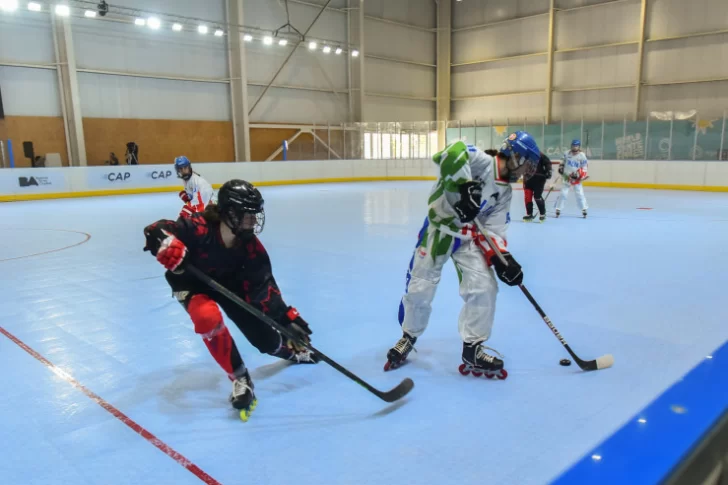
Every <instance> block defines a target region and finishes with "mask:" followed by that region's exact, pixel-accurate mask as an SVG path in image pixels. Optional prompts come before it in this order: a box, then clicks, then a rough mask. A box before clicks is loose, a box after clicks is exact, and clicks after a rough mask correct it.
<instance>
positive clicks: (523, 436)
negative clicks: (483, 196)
mask: <svg viewBox="0 0 728 485" xmlns="http://www.w3.org/2000/svg"><path fill="white" fill-rule="evenodd" d="M430 186H431V183H430V182H406V183H405V182H397V183H391V182H390V183H360V184H337V185H310V186H297V187H263V188H262V189H261V190H262V193H263V195H264V197H265V199H266V211H267V221H266V226H265V231H264V232H263V234H262V236H261V239H262V240H263V243H264V244H265V245H266V247H267V249H268V251H269V253H270V254H271V257H272V260H273V270H274V274H275V276H276V278H277V280H278V282H279V284H280V286H281V289H282V291H283V296H284V298H285V300H286V301H287V302H288V303H289V304H292V305H294V306H296V307H298V309H299V310H300V312H301V314H302V316H303V317H304V318H305V319H306V320H308V321H309V322H310V323H311V326H312V328H313V330H314V334H313V341H314V345H316V346H317V347H318V348H320V349H321V350H323V351H324V352H326V353H327V354H328V355H329V356H330V357H332V358H333V359H335V360H337V361H338V362H339V363H341V364H342V365H344V366H346V367H348V368H349V369H350V370H352V371H353V372H354V373H356V374H358V375H360V376H361V377H362V378H364V379H366V380H367V381H369V382H370V383H371V384H373V385H374V386H375V387H378V388H380V389H383V390H386V389H390V388H392V387H393V386H395V385H396V384H397V383H398V382H399V381H400V380H401V379H403V378H404V377H411V378H412V379H413V380H414V381H415V388H414V390H413V391H412V393H411V394H410V395H409V396H408V397H407V398H406V399H405V400H403V402H401V403H399V404H395V405H387V404H386V403H384V402H382V401H380V400H379V399H377V398H376V397H374V396H372V395H371V394H369V393H368V392H367V391H365V390H364V389H362V388H361V387H359V386H358V385H356V384H354V383H352V382H351V381H349V380H348V379H346V378H344V377H343V376H342V375H341V374H339V373H338V372H336V371H335V370H333V369H332V368H331V367H329V366H328V365H326V364H324V363H321V364H319V365H317V366H298V367H296V366H289V365H287V364H286V363H284V362H281V361H279V360H277V359H275V358H273V357H270V356H267V355H261V354H259V353H258V352H257V351H256V350H254V349H253V348H252V347H251V346H250V345H249V344H248V343H247V341H246V340H245V339H244V337H243V336H242V334H241V333H240V332H239V330H238V329H237V328H236V327H235V326H234V324H232V323H229V327H230V329H231V332H232V333H233V337H234V338H235V339H236V341H237V343H238V345H239V347H240V349H241V353H242V355H243V358H244V359H245V361H246V363H247V364H248V366H249V367H250V368H251V369H252V375H253V379H254V381H255V385H256V392H257V395H258V398H259V405H258V408H257V409H256V410H255V412H254V413H253V415H252V417H251V419H250V421H248V422H247V423H243V422H242V421H240V419H239V418H238V417H237V415H236V414H235V412H233V411H232V410H231V409H230V408H229V405H228V402H227V397H228V394H229V392H230V383H229V381H228V379H227V377H226V376H225V375H224V374H223V372H222V371H221V370H220V369H219V368H218V366H217V364H216V363H215V362H214V361H213V359H212V358H211V357H210V355H209V353H208V351H207V349H206V347H205V346H204V344H203V343H202V341H201V339H200V337H199V336H197V335H196V334H195V333H194V332H193V329H192V324H191V322H190V321H189V320H188V317H187V315H186V313H184V311H183V309H182V308H181V307H180V306H179V304H177V303H176V302H175V300H173V299H172V297H171V294H170V290H169V289H168V287H167V285H166V282H165V280H164V278H163V277H162V274H163V270H162V268H161V266H160V265H159V264H158V263H157V262H156V261H155V260H154V258H153V257H152V256H151V255H150V254H149V253H144V252H142V247H143V246H144V239H143V237H142V229H143V227H144V226H145V225H146V224H148V223H151V222H153V221H155V220H157V219H160V218H175V217H176V216H177V213H178V211H179V209H180V202H179V200H178V199H177V198H176V196H175V195H174V194H160V195H143V196H142V195H140V196H125V197H105V198H86V199H72V200H52V201H34V202H22V203H21V202H19V203H11V204H2V205H0V221H1V222H0V227H1V228H2V233H3V239H4V243H3V245H2V249H0V260H2V261H1V262H0V269H1V270H2V279H1V280H0V307H1V308H2V318H1V319H0V327H3V328H5V329H6V330H7V331H8V332H10V333H12V334H13V335H15V336H16V337H17V338H18V339H20V340H22V341H23V342H25V343H26V344H27V345H28V346H29V347H31V348H33V349H35V350H36V351H37V352H38V353H39V354H41V355H42V356H44V357H45V358H47V359H48V360H49V361H50V362H52V363H53V364H55V365H56V366H58V367H60V368H61V369H63V370H64V371H66V372H67V373H68V374H70V375H71V376H73V377H74V378H75V379H77V380H78V381H79V382H80V383H81V384H83V385H84V386H86V387H87V388H88V389H90V390H91V391H93V392H95V393H96V394H98V395H99V396H101V397H102V398H103V399H105V400H106V401H108V402H109V403H111V404H112V405H113V406H115V407H116V408H118V409H119V410H121V411H122V412H123V413H125V414H126V415H127V416H129V417H130V418H131V419H133V420H134V421H136V422H137V423H139V424H140V425H141V426H143V427H144V428H146V429H147V430H149V431H150V432H151V433H153V434H155V435H156V436H157V437H158V438H159V439H160V440H162V441H163V442H164V443H166V444H167V445H169V446H171V447H172V448H174V449H175V450H176V451H177V452H179V453H181V454H182V455H184V457H186V458H187V459H188V460H190V461H191V462H193V463H194V464H196V465H198V466H199V467H200V468H201V469H202V470H204V471H205V472H206V473H208V474H209V475H211V476H212V477H213V478H214V479H216V480H217V481H219V482H220V483H225V484H232V483H251V484H252V483H255V484H278V483H291V482H295V483H322V484H373V483H377V484H380V483H382V484H384V483H386V484H390V483H391V484H404V483H437V484H444V483H460V484H463V483H466V484H476V483H494V484H496V483H497V484H542V483H548V482H550V481H552V480H555V479H556V478H557V477H559V476H561V474H562V473H563V472H565V471H566V470H567V469H568V468H569V467H570V466H572V465H573V464H574V463H576V462H577V461H578V460H580V459H581V458H582V456H583V455H584V454H585V453H587V452H589V450H591V449H593V448H594V447H595V446H597V445H599V443H601V442H602V441H603V440H605V439H607V438H608V437H609V436H610V435H612V434H613V433H615V431H617V430H618V429H619V428H620V427H621V426H622V425H624V424H625V423H626V422H628V421H629V420H631V418H632V417H633V416H634V415H635V414H636V413H638V412H639V411H640V410H641V409H642V408H644V407H645V406H646V405H647V404H648V403H650V402H651V401H652V400H653V399H655V398H656V397H657V396H658V395H659V394H661V393H662V392H664V391H665V390H666V389H667V388H669V387H670V386H671V385H672V384H673V383H675V382H677V381H678V380H679V379H680V378H681V377H682V376H683V375H685V374H686V373H687V372H689V371H690V369H691V368H693V367H695V366H696V365H698V364H699V363H700V362H702V361H704V359H705V357H706V355H707V354H710V352H712V351H713V350H714V349H716V348H717V347H719V346H720V345H721V344H722V343H723V342H724V341H725V340H726V339H727V338H728V326H727V325H726V324H725V322H726V312H725V310H724V301H725V296H724V295H725V284H726V268H727V267H728V255H727V254H728V253H727V252H726V250H725V248H726V244H727V242H728V241H727V240H726V230H727V229H728V197H727V196H726V195H725V194H709V193H693V192H678V191H642V190H617V189H595V188H587V189H586V194H587V197H588V199H589V203H590V205H591V209H590V212H589V218H588V219H586V220H584V219H581V218H580V217H579V216H578V211H577V209H576V208H575V206H574V199H573V194H571V197H570V200H569V202H568V204H567V206H566V209H565V212H564V214H562V217H561V218H560V219H554V218H549V219H548V221H547V222H546V223H545V224H533V223H523V222H521V221H520V219H521V217H522V216H523V213H524V209H523V199H522V197H523V192H522V191H515V192H514V199H513V205H512V214H511V215H512V218H513V223H512V224H511V228H510V232H509V242H510V249H511V251H512V252H513V254H514V255H515V257H516V258H517V260H518V261H519V262H520V263H521V264H522V265H523V267H524V270H525V275H526V276H525V283H526V284H527V286H528V288H529V289H530V290H531V292H532V293H533V295H534V296H535V298H536V299H537V300H538V301H539V302H540V304H541V306H542V307H543V308H544V310H545V311H546V312H547V313H548V314H549V316H550V317H551V319H552V320H553V322H554V324H555V325H556V326H557V328H558V329H559V330H560V331H561V333H562V334H563V335H564V337H565V338H566V339H567V341H568V342H569V343H570V344H571V346H572V347H573V349H574V350H575V351H576V352H577V354H578V355H580V356H581V357H582V358H583V359H593V358H596V357H598V356H600V355H603V354H606V353H611V354H613V355H614V358H615V364H614V367H612V368H610V369H607V370H602V371H598V372H591V373H585V372H582V371H580V370H579V369H578V367H577V366H576V365H572V366H571V367H562V366H560V365H559V360H560V359H562V358H564V357H568V355H567V354H566V352H565V351H564V349H563V348H562V346H561V345H560V344H559V342H558V341H557V339H556V338H555V337H554V336H553V335H552V333H551V332H550V331H549V329H548V328H547V327H546V325H545V324H544V323H543V322H542V321H541V319H540V318H539V316H538V314H537V313H536V312H535V311H534V309H533V308H532V307H531V306H530V304H529V303H528V301H527V300H526V299H525V297H524V296H523V295H522V294H521V292H520V291H519V290H518V289H517V288H509V287H505V286H501V290H500V295H499V297H498V308H497V313H496V323H495V326H494V332H493V335H492V338H491V340H490V341H489V342H488V345H489V346H491V347H494V348H496V349H498V350H499V351H500V352H501V353H503V354H504V355H505V361H506V368H507V369H508V371H509V374H510V375H509V377H508V379H507V380H505V381H489V380H485V379H476V378H474V377H472V376H468V377H464V376H461V375H460V374H459V373H458V370H457V367H458V365H459V364H460V362H461V361H460V354H461V349H462V347H461V342H460V338H459V335H458V332H457V318H458V313H459V311H460V306H461V300H460V297H459V295H458V290H457V277H456V274H455V271H454V268H453V267H452V266H451V265H448V266H446V270H445V272H444V275H443V279H442V281H441V283H440V287H439V291H438V294H437V297H436V299H435V303H434V311H433V314H432V319H431V321H430V327H429V328H428V330H427V332H426V333H425V334H424V335H423V337H422V338H421V339H420V340H419V341H418V352H417V353H412V354H411V356H410V359H411V360H410V363H409V364H408V365H407V366H405V367H402V368H401V369H398V370H396V371H394V372H389V373H384V372H383V371H382V366H383V364H384V362H385V354H386V351H387V349H388V348H389V347H391V346H392V345H393V344H394V343H395V342H396V341H397V339H398V338H399V337H400V336H401V331H400V327H399V325H398V323H397V309H398V304H399V299H400V297H401V293H402V291H403V289H404V283H405V272H406V268H407V264H408V262H409V259H410V257H411V254H412V251H413V247H414V244H415V242H416V239H417V232H418V230H419V228H420V226H421V224H422V221H423V218H424V216H425V213H426V199H427V194H428V191H429V189H430ZM557 195H558V194H557V193H552V194H551V197H550V198H549V200H548V206H549V209H550V211H551V209H552V207H553V205H552V204H553V202H555V200H556V196H557ZM638 207H648V208H652V209H653V210H649V211H644V210H637V209H636V208H638ZM41 229H44V230H41ZM47 229H58V230H66V231H68V230H71V231H80V232H85V233H89V234H91V239H90V240H89V241H88V242H87V243H85V244H81V245H78V246H75V247H72V248H69V249H66V250H62V251H57V252H52V253H48V254H42V255H37V256H32V257H28V258H22V257H21V256H23V255H26V254H27V255H30V254H33V253H38V252H43V251H50V250H53V249H58V248H62V247H64V246H69V245H72V244H76V243H78V242H80V241H82V240H83V239H84V238H85V236H84V235H82V234H76V233H72V232H55V231H48V230H47ZM19 257H20V259H9V258H19ZM0 368H1V369H2V371H1V374H2V384H3V385H2V389H3V392H2V394H3V396H2V399H0V437H2V438H1V439H0V456H1V457H2V460H1V463H0V481H1V482H3V483H23V484H31V483H39V484H43V485H47V484H52V483H99V484H109V483H135V484H146V483H149V484H159V483H165V484H166V483H174V484H184V483H190V484H194V483H200V480H199V478H197V477H196V476H195V475H194V474H193V473H190V472H189V471H188V470H186V469H185V468H183V467H182V466H180V465H179V464H178V463H177V462H175V461H174V460H172V459H171V458H170V457H169V456H167V455H165V454H164V453H162V452H161V451H159V450H158V449H157V448H155V447H154V446H152V445H151V444H150V443H149V442H148V441H147V440H145V439H144V438H143V437H142V436H140V435H138V434H136V433H135V432H134V431H132V430H131V429H129V428H128V427H127V426H125V425H124V424H122V422H121V421H119V420H118V419H116V418H115V417H113V416H112V415H111V414H110V413H108V412H107V411H105V410H104V409H102V408H101V407H100V406H99V405H98V404H97V403H95V402H94V401H93V400H91V399H89V398H88V397H87V396H86V395H84V394H83V393H82V392H80V391H79V390H78V389H76V388H74V387H73V386H71V385H70V384H69V383H68V382H66V381H65V380H63V379H61V378H60V377H58V376H56V375H55V374H54V373H52V372H51V371H50V370H49V369H48V368H47V367H45V366H44V365H43V364H41V363H40V362H39V361H37V360H36V359H34V358H33V357H31V356H30V355H28V353H26V352H25V351H23V350H22V349H21V348H20V347H18V346H17V345H16V344H15V343H13V342H12V341H11V340H9V339H8V338H6V337H5V336H3V335H0ZM716 385H718V384H716Z"/></svg>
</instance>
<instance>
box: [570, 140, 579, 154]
mask: <svg viewBox="0 0 728 485" xmlns="http://www.w3.org/2000/svg"><path fill="white" fill-rule="evenodd" d="M574 148H576V149H577V150H581V140H572V142H571V151H574Z"/></svg>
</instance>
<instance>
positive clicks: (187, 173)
mask: <svg viewBox="0 0 728 485" xmlns="http://www.w3.org/2000/svg"><path fill="white" fill-rule="evenodd" d="M187 168H189V170H186V169H187ZM174 169H175V170H176V171H177V177H179V178H181V179H184V180H189V179H190V177H192V163H190V159H189V158H187V157H185V156H184V155H182V156H180V157H177V158H175V159H174Z"/></svg>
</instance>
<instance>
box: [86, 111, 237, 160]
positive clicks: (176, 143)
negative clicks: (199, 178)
mask: <svg viewBox="0 0 728 485" xmlns="http://www.w3.org/2000/svg"><path fill="white" fill-rule="evenodd" d="M83 133H84V136H85V137H86V157H87V159H88V164H89V165H103V164H104V163H105V162H106V160H108V159H109V152H114V153H115V154H116V156H117V158H118V159H119V163H122V164H124V163H126V161H125V158H124V154H125V153H126V144H127V143H128V142H130V141H133V142H136V144H137V145H139V163H140V164H165V163H172V162H173V161H174V158H175V157H177V156H179V155H185V156H187V158H189V159H190V160H191V161H192V162H193V163H194V162H227V161H232V160H234V159H235V153H234V150H235V145H234V141H233V127H232V123H231V122H229V121H197V120H149V119H124V118H84V119H83Z"/></svg>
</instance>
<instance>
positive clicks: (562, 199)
mask: <svg viewBox="0 0 728 485" xmlns="http://www.w3.org/2000/svg"><path fill="white" fill-rule="evenodd" d="M571 187H574V193H576V202H577V203H578V204H579V209H581V210H586V209H588V208H589V205H588V204H587V203H586V197H585V196H584V186H583V185H581V183H578V184H576V185H573V186H572V185H571V184H570V183H569V182H564V186H563V187H561V195H559V200H557V201H556V210H558V211H561V209H563V208H564V204H565V203H566V198H567V197H568V196H569V190H570V189H571Z"/></svg>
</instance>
